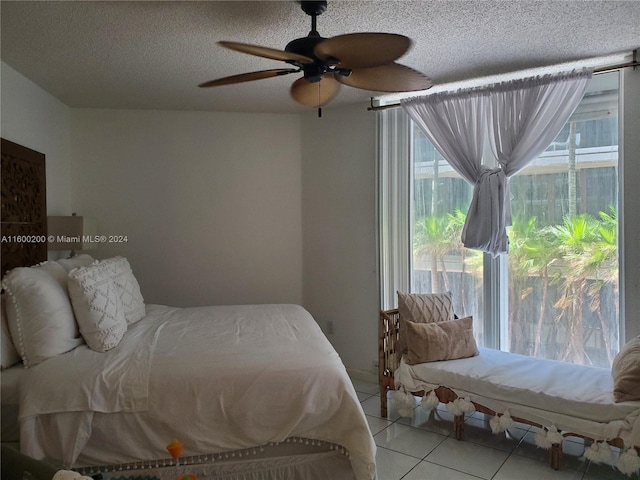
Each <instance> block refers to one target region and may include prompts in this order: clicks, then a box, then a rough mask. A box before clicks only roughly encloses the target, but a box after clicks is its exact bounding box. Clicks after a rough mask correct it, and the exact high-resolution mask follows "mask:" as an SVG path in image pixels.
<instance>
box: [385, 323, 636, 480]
mask: <svg viewBox="0 0 640 480" xmlns="http://www.w3.org/2000/svg"><path fill="white" fill-rule="evenodd" d="M399 320H400V314H399V311H398V310H386V311H382V312H381V314H380V324H379V382H380V410H381V412H380V413H381V415H382V416H383V417H386V416H387V393H388V392H389V391H390V390H398V392H397V393H396V396H395V397H394V398H396V399H398V398H399V399H400V404H402V402H406V406H407V407H409V408H407V409H406V411H407V414H410V413H412V409H411V407H413V406H415V401H414V399H413V396H423V401H422V405H423V406H425V404H426V408H433V407H435V406H436V405H437V404H438V402H443V403H446V404H447V408H448V409H449V411H450V412H451V413H453V415H454V425H453V430H454V435H455V437H456V438H457V439H458V440H461V439H462V438H463V435H464V414H465V412H466V413H470V412H473V411H479V412H482V413H485V414H489V415H493V416H494V418H493V419H492V421H491V422H490V423H491V427H492V430H493V431H494V433H499V432H501V431H504V430H505V429H506V428H508V427H509V426H510V425H511V424H512V421H517V422H521V423H525V424H528V425H533V426H535V427H539V428H540V429H542V430H541V431H540V432H539V433H538V434H537V435H536V443H537V444H538V445H539V446H541V447H543V448H549V449H550V463H551V466H552V467H553V468H554V469H558V468H560V467H561V461H562V439H563V438H564V437H567V436H577V437H582V438H584V439H588V440H593V442H594V443H593V444H592V445H591V447H589V449H587V451H586V452H585V455H586V457H587V458H589V459H591V460H594V461H607V456H608V455H610V454H611V452H610V450H609V448H608V447H607V446H606V443H608V444H610V445H613V446H617V447H620V448H628V447H630V446H633V447H635V450H634V449H629V450H626V451H625V452H624V454H622V455H620V459H619V460H618V464H617V466H618V467H619V468H620V470H622V471H623V472H625V473H630V472H632V471H636V470H637V469H638V467H640V461H638V458H639V457H638V456H637V452H636V451H637V450H638V447H639V446H640V418H639V417H640V401H628V402H621V403H615V402H614V398H613V379H612V377H611V371H610V370H608V369H604V368H595V367H589V366H582V365H573V364H568V363H564V362H556V361H551V360H542V359H536V358H531V357H526V356H523V355H517V354H511V353H507V352H501V351H497V350H492V349H485V348H480V349H479V350H480V355H478V356H474V357H470V358H462V359H458V360H447V361H438V362H429V363H422V364H417V365H408V364H406V363H405V362H404V361H403V358H402V355H401V354H399V353H398V352H397V351H396V345H397V342H398V336H399V331H400V329H399ZM436 397H437V399H436ZM603 442H606V443H603Z"/></svg>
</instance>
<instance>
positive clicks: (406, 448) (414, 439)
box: [374, 423, 447, 459]
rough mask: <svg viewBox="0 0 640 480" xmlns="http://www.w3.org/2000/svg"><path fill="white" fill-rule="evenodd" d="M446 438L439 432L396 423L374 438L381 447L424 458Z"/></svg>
mask: <svg viewBox="0 0 640 480" xmlns="http://www.w3.org/2000/svg"><path fill="white" fill-rule="evenodd" d="M446 438H447V437H445V436H443V435H438V434H437V433H431V432H423V431H421V430H419V429H417V428H413V427H407V426H406V425H401V424H399V423H394V424H393V425H390V426H389V427H387V428H385V429H384V430H383V431H382V432H380V433H378V434H377V435H376V436H375V437H374V440H375V441H376V445H378V446H379V447H384V448H388V449H389V450H394V451H396V452H400V453H404V454H406V455H411V456H412V457H417V458H419V459H422V458H424V457H425V456H427V455H428V454H429V453H431V452H432V451H433V449H434V448H436V447H437V446H438V445H440V444H441V443H442V442H443V440H445V439H446Z"/></svg>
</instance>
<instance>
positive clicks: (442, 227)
mask: <svg viewBox="0 0 640 480" xmlns="http://www.w3.org/2000/svg"><path fill="white" fill-rule="evenodd" d="M618 92H619V89H618V74H617V72H614V73H609V74H601V75H597V76H594V77H593V79H592V80H591V83H590V86H589V88H588V90H587V93H586V94H585V97H584V99H583V100H582V102H581V104H580V106H579V107H578V108H577V109H576V111H575V113H574V114H573V115H572V117H571V118H570V119H569V122H568V123H567V125H566V126H565V128H564V129H563V131H562V132H561V133H560V134H559V135H558V137H557V138H556V139H555V141H554V142H553V143H552V144H551V145H550V146H549V147H548V149H547V150H546V151H545V152H544V153H543V154H542V155H540V157H538V158H537V159H536V160H534V161H533V162H532V163H531V164H530V165H529V166H528V167H527V168H525V169H524V170H523V171H521V172H519V173H518V174H517V175H515V176H514V177H512V178H511V180H510V188H511V194H512V197H513V198H512V203H511V208H512V217H513V222H512V226H511V227H510V228H509V230H508V232H509V240H510V242H509V253H508V255H501V256H500V257H498V258H496V259H493V258H491V256H489V255H484V254H482V253H481V252H477V251H474V250H469V249H465V248H463V247H462V244H461V242H460V234H461V231H462V227H463V225H464V221H465V216H466V211H467V208H468V206H469V203H470V200H471V194H472V187H471V185H469V184H468V183H467V182H466V181H465V180H463V179H462V178H460V176H459V175H458V174H457V173H456V172H455V171H454V170H453V169H452V168H451V167H450V166H449V164H448V163H447V162H446V161H445V160H444V159H443V158H442V156H441V155H440V154H439V153H438V152H437V151H436V150H435V149H434V148H433V145H431V143H430V142H429V140H428V139H427V138H426V136H425V135H424V134H423V133H422V132H421V131H420V130H419V129H418V128H417V127H416V126H415V125H413V124H412V122H410V121H409V120H408V118H406V115H405V114H404V113H403V112H402V111H401V110H400V109H396V110H394V111H391V112H389V111H387V112H383V113H382V114H381V122H380V128H381V131H380V133H381V135H380V138H381V150H382V151H383V152H384V154H383V155H382V157H381V161H382V164H381V167H382V168H381V230H382V238H381V247H382V252H383V260H382V266H383V268H382V272H383V275H387V276H389V275H391V276H393V275H395V278H392V279H391V280H390V279H389V278H383V298H386V300H385V301H386V302H387V306H391V305H392V303H393V299H392V295H393V294H394V293H395V290H410V291H412V292H416V293H426V292H442V291H447V290H450V291H452V292H453V294H454V295H453V296H454V304H455V309H456V313H458V315H460V316H462V315H473V317H474V331H475V333H476V338H477V340H478V341H479V343H480V344H482V345H485V346H489V347H493V348H501V349H503V350H507V351H511V352H515V353H521V354H524V355H530V356H536V357H541V358H550V359H557V360H563V361H567V362H574V363H580V364H587V365H598V366H610V365H611V362H612V360H613V357H614V356H615V354H616V353H617V351H618V345H619V343H618V334H619V323H620V321H619V313H618V312H619V299H618V280H619V275H618V234H617V233H618V224H617V222H618V214H617V211H618V208H617V199H618V100H619V98H618V97H619V94H618ZM490 157H491V155H490V153H487V154H486V155H485V161H484V163H486V164H489V165H490V164H491V158H490ZM403 158H404V159H405V160H404V161H403V160H402V159H403ZM389 162H391V164H390V163H389ZM405 164H406V166H405ZM405 168H406V174H403V173H402V172H403V170H404V169H405ZM390 177H393V178H390ZM405 182H406V183H405ZM392 184H393V186H392ZM390 188H391V191H389V189H390ZM385 189H386V190H385ZM385 191H386V193H385ZM404 196H406V198H407V200H406V201H404V200H403V197H404ZM388 228H398V229H401V230H402V229H406V230H407V231H406V234H400V235H399V236H397V238H395V239H392V238H386V237H393V236H394V235H393V234H390V233H389V232H385V230H386V229H388ZM403 249H406V250H404V251H405V253H403ZM391 250H393V252H391ZM405 262H406V263H407V266H406V268H405V267H404V266H402V265H401V264H403V263H405ZM394 272H395V273H394ZM398 272H400V273H398ZM403 272H406V275H405V276H406V279H404V278H403Z"/></svg>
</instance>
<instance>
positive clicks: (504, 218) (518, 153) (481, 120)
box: [401, 71, 591, 256]
mask: <svg viewBox="0 0 640 480" xmlns="http://www.w3.org/2000/svg"><path fill="white" fill-rule="evenodd" d="M590 78H591V72H590V71H582V72H579V73H570V74H561V75H553V76H551V75H546V76H544V77H535V78H529V79H524V80H515V81H510V82H503V83H500V84H497V85H491V86H488V87H486V88H481V89H473V90H466V91H460V92H453V93H441V94H435V95H428V96H424V97H417V98H411V99H406V100H403V101H402V102H401V105H402V107H403V108H404V109H405V110H406V111H407V113H408V114H409V116H410V117H411V118H412V119H413V120H414V121H415V122H416V123H417V124H418V126H419V127H420V128H421V129H422V130H423V131H424V132H425V134H426V135H427V136H428V137H429V139H430V140H431V142H432V143H433V144H434V146H435V147H436V148H437V149H438V151H439V152H440V153H441V154H442V156H443V157H444V158H445V159H446V160H447V161H448V162H449V163H450V164H451V166H452V167H453V168H454V169H455V170H456V171H457V172H458V173H459V174H460V175H461V176H463V177H464V178H465V179H466V180H467V181H468V182H469V183H471V184H472V185H474V191H473V199H472V201H471V205H470V207H469V211H468V213H467V219H466V223H465V226H464V229H463V231H462V243H463V244H464V246H465V247H467V248H473V249H476V250H482V251H484V252H488V253H491V254H492V255H494V256H496V255H498V254H500V253H506V252H507V250H508V238H507V234H506V227H507V226H508V225H510V224H511V208H510V195H509V184H508V177H510V176H512V175H514V174H515V173H517V172H518V171H520V170H522V169H523V168H524V167H525V166H526V165H527V164H528V163H529V162H531V161H532V160H533V159H534V158H536V157H538V155H540V154H541V153H542V152H543V151H544V150H545V149H546V148H547V146H548V145H549V144H550V143H551V142H552V141H553V140H554V138H555V137H556V136H557V135H558V133H559V132H560V130H561V129H562V127H563V126H564V124H565V123H566V122H567V120H568V119H569V117H570V116H571V114H572V113H573V111H574V110H575V108H576V107H577V106H578V103H579V102H580V100H581V99H582V96H583V95H584V92H585V90H586V88H587V83H588V81H589V79H590ZM487 135H488V138H489V142H490V145H491V148H492V150H493V152H494V155H495V156H496V159H497V161H498V165H499V166H498V167H497V168H493V169H492V168H489V167H487V166H486V165H484V164H483V153H484V142H485V138H486V136H487Z"/></svg>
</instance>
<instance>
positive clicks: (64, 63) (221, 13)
mask: <svg viewBox="0 0 640 480" xmlns="http://www.w3.org/2000/svg"><path fill="white" fill-rule="evenodd" d="M0 16H1V22H2V23H1V35H2V37H1V57H2V60H3V61H4V62H6V63H7V64H8V65H10V66H12V67H13V68H14V69H16V70H17V71H18V72H20V73H22V74H23V75H25V76H26V77H28V78H29V79H31V80H32V81H33V82H35V83H36V84H38V85H40V86H41V87H42V88H44V89H45V90H47V91H48V92H50V93H51V94H53V95H54V96H56V97H57V98H59V99H60V100H61V101H62V102H64V103H65V104H67V105H69V106H71V107H93V108H126V109H175V110H218V111H240V112H277V113H280V112H281V113H295V112H303V111H306V110H308V107H302V106H300V105H297V104H296V103H295V102H294V101H293V100H291V99H290V98H289V96H288V90H289V86H290V84H291V83H292V81H293V80H295V78H293V77H294V75H290V76H287V77H278V78H271V79H267V80H260V81H256V82H249V83H245V84H239V85H233V86H224V87H217V88H209V89H200V88H198V87H197V85H198V84H199V83H202V82H204V81H207V80H211V79H214V78H218V77H223V76H227V75H234V74H238V73H244V72H250V71H255V70H265V69H271V68H286V67H287V65H286V64H284V63H282V62H278V61H275V60H268V59H263V58H258V57H253V56H250V55H246V54H242V53H238V52H233V51H230V50H226V49H224V48H222V47H219V46H218V45H216V42H217V41H219V40H230V41H237V42H238V41H239V42H246V43H254V44H259V45H263V46H267V47H271V48H277V49H284V46H285V45H286V44H287V43H288V42H289V41H290V40H292V39H294V38H298V37H303V36H306V35H307V33H308V32H309V30H310V17H308V16H307V15H306V14H305V13H304V12H303V11H302V10H301V9H300V5H299V4H298V3H296V2H294V1H261V2H245V1H230V2H222V1H208V2H207V1H204V2H202V1H201V2H188V1H178V2H173V1H161V2H147V1H139V2H127V1H112V2H93V1H91V2H85V1H72V2H63V1H44V2H42V1H37V2H34V1H2V3H1V11H0ZM638 18H640V2H639V1H635V0H634V1H612V0H609V1H596V0H593V1H587V0H572V1H559V0H544V1H525V0H515V1H507V0H501V1H498V0H486V1H479V0H474V1H448V0H440V1H344V0H343V1H340V0H336V1H331V0H330V1H329V6H328V9H327V12H326V13H324V14H323V15H321V16H320V17H318V31H319V32H320V34H321V35H322V36H324V37H331V36H335V35H340V34H344V33H351V32H366V31H372V32H389V33H401V34H403V35H407V36H409V37H410V38H412V39H413V41H414V44H413V47H412V49H411V50H410V51H409V52H408V53H407V54H406V55H405V56H404V57H402V58H401V59H399V60H398V61H399V63H403V64H405V65H408V66H411V67H413V68H415V69H418V70H420V71H422V72H424V73H426V74H427V75H428V76H430V77H431V78H432V79H433V80H434V82H435V83H437V84H438V83H445V82H452V81H459V80H463V79H471V78H475V77H483V76H488V75H494V74H502V73H506V72H512V71H516V70H522V69H526V68H533V67H543V66H547V65H553V64H558V63H564V62H568V61H575V60H581V59H588V58H593V57H601V56H607V55H611V54H617V53H629V52H631V50H633V49H635V48H638V47H639V46H640V26H639V25H640V22H638ZM374 93H375V92H369V91H364V90H357V89H354V88H350V87H343V88H342V91H341V93H340V95H339V96H338V98H336V99H335V100H334V101H333V102H332V103H331V104H330V105H329V106H327V108H332V107H335V106H339V105H344V104H347V103H355V102H366V101H368V98H369V97H371V96H372V95H374Z"/></svg>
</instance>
